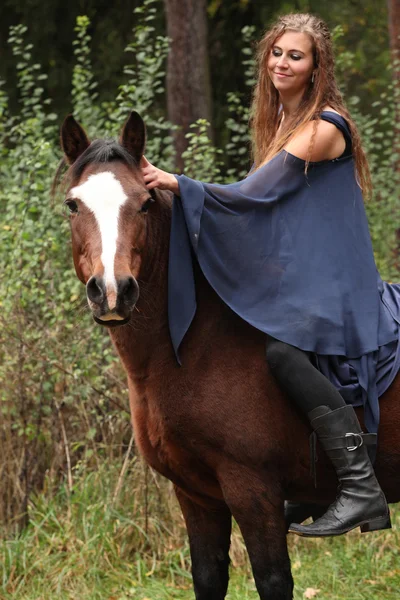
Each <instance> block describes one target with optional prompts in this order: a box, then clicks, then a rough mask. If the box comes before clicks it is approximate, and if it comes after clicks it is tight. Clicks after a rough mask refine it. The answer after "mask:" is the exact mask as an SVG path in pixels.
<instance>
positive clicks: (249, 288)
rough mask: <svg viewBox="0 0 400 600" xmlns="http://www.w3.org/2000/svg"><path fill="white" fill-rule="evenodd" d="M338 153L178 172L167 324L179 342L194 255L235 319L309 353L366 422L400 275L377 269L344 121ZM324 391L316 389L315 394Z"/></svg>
mask: <svg viewBox="0 0 400 600" xmlns="http://www.w3.org/2000/svg"><path fill="white" fill-rule="evenodd" d="M321 118H322V119H324V120H325V121H329V122H330V123H333V124H334V125H336V126H337V127H338V128H339V129H340V130H341V131H342V133H343V135H344V138H345V140H346V150H345V151H344V153H343V155H342V156H341V157H339V158H336V159H334V160H325V161H320V162H317V163H310V165H309V168H308V172H307V174H305V172H304V171H305V161H304V160H302V159H300V158H298V157H296V156H294V155H292V154H290V153H288V152H287V151H285V150H282V151H281V152H279V153H278V154H277V155H276V156H274V157H273V158H272V159H271V160H270V161H269V162H268V163H266V164H265V165H263V166H262V167H261V168H259V169H258V170H257V171H255V172H253V173H250V174H249V175H248V176H247V178H246V179H244V180H242V181H238V182H237V183H233V184H228V185H219V184H211V183H203V182H200V181H196V180H193V179H190V178H188V177H186V176H185V175H180V176H177V179H178V181H179V188H180V194H181V195H180V197H177V196H175V197H174V202H173V212H172V227H171V239H170V256H169V283H168V288H169V289H168V304H169V326H170V333H171V340H172V344H173V347H174V350H175V353H176V356H177V359H178V360H179V346H180V344H181V342H182V339H183V337H184V336H185V333H186V331H187V330H188V328H189V327H190V324H191V321H192V319H193V317H194V314H195V312H196V290H195V284H194V276H193V262H192V261H193V260H197V262H198V264H199V265H200V268H201V270H202V272H203V274H204V275H205V277H206V279H207V280H208V282H209V283H210V285H211V286H212V287H213V288H214V290H215V291H216V292H217V294H218V295H219V296H220V297H221V298H222V300H223V301H224V302H225V303H226V304H227V305H228V306H229V307H230V308H231V309H232V310H233V311H234V312H235V313H236V314H238V315H239V316H240V317H241V318H242V319H244V320H245V321H247V322H248V323H249V324H250V325H252V326H253V327H256V328H257V329H259V330H261V331H263V332H265V333H266V334H268V335H271V336H272V337H274V338H276V339H278V340H281V341H283V342H286V343H288V344H291V345H293V346H296V347H298V348H300V349H301V350H304V351H306V352H309V353H310V359H311V360H312V361H313V363H314V364H315V366H316V367H317V368H318V369H319V370H320V371H321V372H322V373H324V375H325V376H327V377H328V378H329V379H330V380H331V381H332V383H333V384H334V385H335V386H336V387H337V389H338V390H339V391H340V392H341V394H342V396H343V397H344V399H345V401H346V402H348V403H351V404H353V405H354V406H357V405H364V408H365V420H366V426H367V428H368V430H369V431H372V432H376V431H377V427H378V423H379V404H378V397H379V396H380V395H381V394H383V393H384V391H386V389H387V388H388V387H389V385H390V383H391V382H392V381H393V379H394V377H395V375H396V373H397V371H398V370H399V366H400V355H399V343H398V342H399V332H400V328H399V317H400V286H398V285H390V284H388V283H386V282H383V281H382V279H381V278H380V276H379V273H378V271H377V268H376V265H375V260H374V255H373V250H372V244H371V238H370V234H369V229H368V222H367V217H366V213H365V208H364V201H363V198H362V193H361V190H360V187H359V186H358V184H357V182H356V178H355V171H354V161H353V157H352V154H351V136H350V130H349V128H348V125H347V123H346V121H345V120H344V119H343V118H342V117H341V116H339V115H337V114H336V113H333V112H328V111H325V112H323V113H322V115H321ZM321 401H322V399H321Z"/></svg>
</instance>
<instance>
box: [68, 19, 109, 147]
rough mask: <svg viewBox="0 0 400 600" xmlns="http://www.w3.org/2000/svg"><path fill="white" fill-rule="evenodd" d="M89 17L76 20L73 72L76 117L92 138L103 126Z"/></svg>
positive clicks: (74, 111) (72, 93)
mask: <svg viewBox="0 0 400 600" xmlns="http://www.w3.org/2000/svg"><path fill="white" fill-rule="evenodd" d="M89 25H90V21H89V19H88V17H86V16H81V17H77V19H76V27H75V33H76V39H75V40H74V41H73V42H72V43H73V46H74V56H75V61H76V62H75V65H74V69H73V72H72V90H71V95H72V103H73V114H74V117H75V118H76V119H77V120H78V121H81V122H82V123H85V128H87V131H88V133H89V136H92V135H93V134H94V132H95V131H96V128H97V130H98V128H99V127H101V126H102V125H103V121H102V120H101V111H100V109H99V107H98V106H97V104H96V100H97V99H98V93H97V91H96V88H97V83H96V81H95V79H94V75H93V70H92V65H91V61H90V41H91V38H90V35H88V27H89Z"/></svg>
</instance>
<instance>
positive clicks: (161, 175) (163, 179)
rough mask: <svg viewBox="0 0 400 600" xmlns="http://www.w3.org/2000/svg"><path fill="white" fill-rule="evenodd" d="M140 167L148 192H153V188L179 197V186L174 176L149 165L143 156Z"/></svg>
mask: <svg viewBox="0 0 400 600" xmlns="http://www.w3.org/2000/svg"><path fill="white" fill-rule="evenodd" d="M140 167H141V169H142V173H143V177H144V181H145V183H146V187H147V189H148V190H152V189H153V188H159V189H160V190H170V191H171V192H173V193H174V194H176V195H177V196H179V184H178V180H177V179H176V177H175V176H174V175H172V174H171V173H167V172H166V171H162V170H161V169H157V167H155V166H154V165H152V164H151V163H149V161H148V160H147V158H146V157H145V156H142V159H141V161H140Z"/></svg>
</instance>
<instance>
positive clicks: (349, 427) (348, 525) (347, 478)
mask: <svg viewBox="0 0 400 600" xmlns="http://www.w3.org/2000/svg"><path fill="white" fill-rule="evenodd" d="M308 417H309V419H310V422H311V427H312V428H313V429H314V431H315V433H316V435H317V438H318V440H319V442H320V444H321V446H322V447H323V449H324V450H325V452H326V454H327V455H328V457H329V459H330V460H331V462H332V464H333V466H334V468H335V471H336V474H337V476H338V479H339V494H338V496H337V498H336V500H335V502H333V504H331V505H330V506H329V508H328V510H327V511H326V513H325V514H324V515H323V516H322V517H321V518H320V519H317V520H316V521H315V522H314V523H311V524H310V525H299V524H296V523H292V524H291V525H290V527H289V531H290V532H292V533H297V534H298V535H302V536H307V537H321V536H331V535H341V534H342V533H347V532H348V531H350V530H351V529H354V528H355V527H360V528H361V531H362V532H368V531H375V530H378V529H389V528H390V527H391V523H390V513H389V509H388V506H387V503H386V499H385V496H384V494H383V492H382V490H381V488H380V486H379V483H378V481H377V479H376V477H375V473H374V469H373V467H372V464H371V461H370V459H369V456H368V452H367V448H366V445H365V444H364V439H366V438H367V435H365V434H364V435H362V431H361V428H360V425H359V422H358V419H357V416H356V414H355V412H354V409H353V407H352V406H343V407H342V408H338V409H336V410H331V409H330V408H329V407H328V406H319V407H318V408H316V409H314V410H312V411H311V412H310V413H308Z"/></svg>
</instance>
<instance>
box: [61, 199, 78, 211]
mask: <svg viewBox="0 0 400 600" xmlns="http://www.w3.org/2000/svg"><path fill="white" fill-rule="evenodd" d="M64 204H65V205H66V206H68V210H69V212H70V213H72V214H77V213H78V205H77V203H76V202H75V200H66V201H65V202H64Z"/></svg>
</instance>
